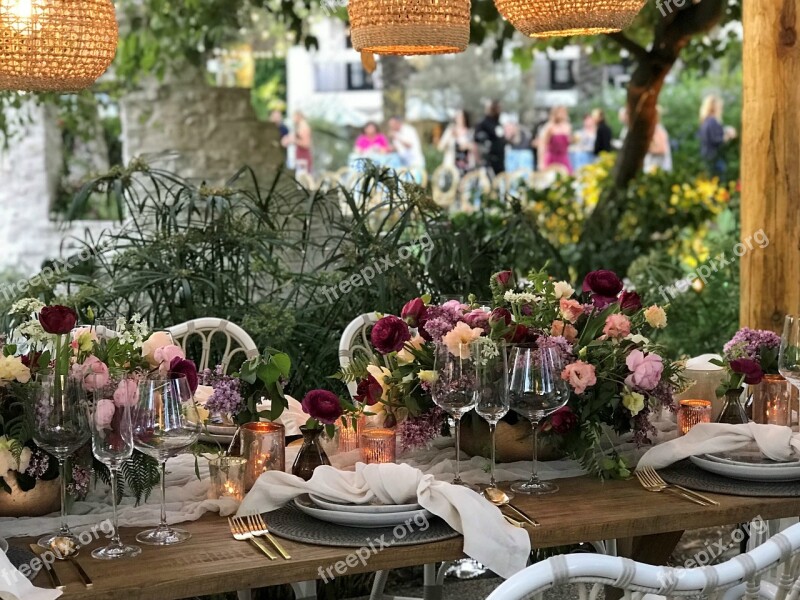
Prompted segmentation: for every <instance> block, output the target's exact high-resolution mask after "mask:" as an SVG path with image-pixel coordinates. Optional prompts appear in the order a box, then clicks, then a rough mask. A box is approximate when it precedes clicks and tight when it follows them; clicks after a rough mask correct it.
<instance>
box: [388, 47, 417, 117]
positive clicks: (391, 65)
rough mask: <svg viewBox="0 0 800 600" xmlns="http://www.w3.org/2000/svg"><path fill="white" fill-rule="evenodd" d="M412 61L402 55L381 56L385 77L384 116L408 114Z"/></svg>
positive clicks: (403, 115)
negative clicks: (408, 89)
mask: <svg viewBox="0 0 800 600" xmlns="http://www.w3.org/2000/svg"><path fill="white" fill-rule="evenodd" d="M410 74H411V65H410V63H409V62H408V61H407V60H406V59H405V58H404V57H402V56H391V55H386V56H381V76H382V78H383V118H384V120H385V119H389V118H391V117H405V116H406V84H407V83H408V77H409V75H410Z"/></svg>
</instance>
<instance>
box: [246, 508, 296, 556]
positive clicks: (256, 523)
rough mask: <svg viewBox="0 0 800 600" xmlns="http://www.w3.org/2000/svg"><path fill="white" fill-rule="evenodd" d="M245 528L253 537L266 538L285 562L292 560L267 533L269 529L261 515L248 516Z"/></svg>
mask: <svg viewBox="0 0 800 600" xmlns="http://www.w3.org/2000/svg"><path fill="white" fill-rule="evenodd" d="M242 519H244V517H242ZM247 526H248V529H249V530H250V533H252V534H253V535H255V536H259V535H260V536H263V537H265V538H267V539H268V540H269V541H270V543H271V544H272V545H273V546H275V549H276V550H277V551H278V552H280V553H281V556H282V557H283V558H285V559H286V560H289V559H290V558H292V557H291V556H289V553H288V552H286V550H285V549H284V547H283V546H282V545H281V544H280V542H278V540H276V539H275V538H274V537H273V536H272V534H271V533H270V532H269V529H267V524H266V523H265V522H264V519H263V518H262V517H261V515H248V516H247Z"/></svg>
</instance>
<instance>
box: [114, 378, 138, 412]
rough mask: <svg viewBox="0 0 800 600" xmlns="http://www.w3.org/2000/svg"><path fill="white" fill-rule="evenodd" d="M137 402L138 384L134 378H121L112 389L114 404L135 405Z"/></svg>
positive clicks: (121, 405)
mask: <svg viewBox="0 0 800 600" xmlns="http://www.w3.org/2000/svg"><path fill="white" fill-rule="evenodd" d="M138 402H139V384H138V383H137V382H136V380H135V379H123V380H122V381H120V382H119V385H118V386H117V389H116V390H114V404H115V405H116V406H119V407H120V408H122V407H124V406H136V404H137V403H138Z"/></svg>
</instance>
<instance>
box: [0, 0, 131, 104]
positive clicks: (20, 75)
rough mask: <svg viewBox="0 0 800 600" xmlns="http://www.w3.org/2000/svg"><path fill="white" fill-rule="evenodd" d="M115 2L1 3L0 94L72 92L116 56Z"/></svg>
mask: <svg viewBox="0 0 800 600" xmlns="http://www.w3.org/2000/svg"><path fill="white" fill-rule="evenodd" d="M118 34H119V31H118V27H117V20H116V16H115V14H114V5H113V4H112V3H111V0H0V89H3V90H21V91H30V92H48V91H65V92H73V91H77V90H81V89H84V88H87V87H89V86H90V85H92V84H93V83H94V82H95V81H96V80H97V79H98V78H99V77H100V76H101V75H102V74H103V73H105V71H106V69H108V66H109V65H110V64H111V61H112V60H114V54H115V53H116V51H117V40H118Z"/></svg>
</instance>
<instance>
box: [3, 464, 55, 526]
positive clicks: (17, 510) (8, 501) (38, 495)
mask: <svg viewBox="0 0 800 600" xmlns="http://www.w3.org/2000/svg"><path fill="white" fill-rule="evenodd" d="M3 479H4V480H5V482H6V483H7V484H8V487H10V488H11V493H10V494H9V493H7V492H4V491H2V490H0V517H40V516H42V515H47V514H50V513H52V512H57V511H58V510H59V509H60V508H61V483H60V481H59V479H58V478H56V479H53V480H51V481H42V480H39V481H37V482H36V485H35V486H34V487H33V489H31V490H28V491H27V492H23V491H22V490H21V489H19V485H18V484H17V478H16V477H15V476H14V474H13V472H8V473H6V474H5V475H4V476H3Z"/></svg>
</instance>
